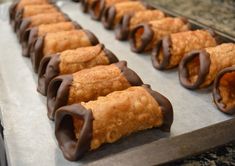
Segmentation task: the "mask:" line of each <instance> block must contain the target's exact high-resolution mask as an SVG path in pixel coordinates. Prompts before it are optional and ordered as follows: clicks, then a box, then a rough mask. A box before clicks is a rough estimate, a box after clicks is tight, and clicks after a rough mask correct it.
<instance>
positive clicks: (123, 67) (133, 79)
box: [115, 61, 143, 86]
mask: <svg viewBox="0 0 235 166" xmlns="http://www.w3.org/2000/svg"><path fill="white" fill-rule="evenodd" d="M115 65H116V66H117V67H118V68H119V69H120V71H121V73H122V75H123V76H124V77H125V78H126V79H127V81H128V82H129V83H130V85H131V86H141V85H142V84H143V81H142V80H141V78H140V77H139V76H138V74H137V73H136V72H134V71H133V70H131V69H130V68H128V67H127V62H126V61H120V62H118V63H116V64H115Z"/></svg>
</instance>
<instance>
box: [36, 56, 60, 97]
mask: <svg viewBox="0 0 235 166" xmlns="http://www.w3.org/2000/svg"><path fill="white" fill-rule="evenodd" d="M59 64H60V55H59V54H56V55H52V56H46V57H44V58H43V59H42V61H41V63H40V65H39V70H38V88H37V91H38V92H40V93H41V94H42V95H44V96H46V95H47V88H48V85H49V83H50V81H51V80H52V79H53V78H55V77H56V76H58V75H59V73H60V71H59Z"/></svg>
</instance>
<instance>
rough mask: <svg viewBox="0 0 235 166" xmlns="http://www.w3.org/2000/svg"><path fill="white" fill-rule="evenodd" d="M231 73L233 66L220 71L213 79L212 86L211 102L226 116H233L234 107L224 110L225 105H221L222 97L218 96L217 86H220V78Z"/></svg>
mask: <svg viewBox="0 0 235 166" xmlns="http://www.w3.org/2000/svg"><path fill="white" fill-rule="evenodd" d="M232 72H235V66H232V67H227V68H225V69H223V70H221V71H220V72H219V73H218V74H217V76H216V78H215V81H214V85H213V100H214V102H215V104H216V106H217V108H218V109H219V110H220V111H222V112H224V113H226V114H230V115H233V114H235V106H234V107H233V108H230V109H226V107H225V104H223V103H221V100H222V97H221V95H220V90H219V85H220V80H221V78H222V77H223V76H224V75H225V74H227V73H232Z"/></svg>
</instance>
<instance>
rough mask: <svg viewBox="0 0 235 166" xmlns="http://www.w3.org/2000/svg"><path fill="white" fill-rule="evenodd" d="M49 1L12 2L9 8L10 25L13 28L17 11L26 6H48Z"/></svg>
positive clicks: (18, 0)
mask: <svg viewBox="0 0 235 166" xmlns="http://www.w3.org/2000/svg"><path fill="white" fill-rule="evenodd" d="M49 3H50V0H17V1H14V2H13V3H12V4H11V6H10V8H9V17H10V23H11V24H12V25H13V26H14V21H15V15H16V12H17V10H21V9H22V8H23V7H25V6H28V5H41V4H49Z"/></svg>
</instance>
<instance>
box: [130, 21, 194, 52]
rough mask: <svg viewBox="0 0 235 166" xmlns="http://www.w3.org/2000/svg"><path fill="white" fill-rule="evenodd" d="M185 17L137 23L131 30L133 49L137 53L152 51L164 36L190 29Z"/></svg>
mask: <svg viewBox="0 0 235 166" xmlns="http://www.w3.org/2000/svg"><path fill="white" fill-rule="evenodd" d="M189 28H190V26H189V24H188V22H187V20H186V19H184V18H172V17H167V18H163V19H160V20H155V21H150V22H148V23H143V24H140V25H137V26H136V27H135V28H133V30H132V31H131V32H130V45H131V50H132V51H134V52H137V53H140V52H144V51H150V50H152V48H153V47H154V45H155V44H156V43H157V42H158V41H159V40H161V39H162V38H163V37H164V36H168V35H170V34H171V33H176V32H182V31H187V30H189Z"/></svg>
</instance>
